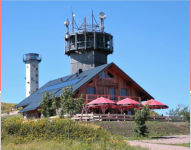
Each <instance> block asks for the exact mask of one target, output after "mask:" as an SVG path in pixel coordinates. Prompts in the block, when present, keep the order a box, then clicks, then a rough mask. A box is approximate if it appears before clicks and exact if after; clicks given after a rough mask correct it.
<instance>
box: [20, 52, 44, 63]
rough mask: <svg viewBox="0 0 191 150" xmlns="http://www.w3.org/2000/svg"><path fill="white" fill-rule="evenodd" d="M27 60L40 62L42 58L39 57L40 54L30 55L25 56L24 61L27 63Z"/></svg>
mask: <svg viewBox="0 0 191 150" xmlns="http://www.w3.org/2000/svg"><path fill="white" fill-rule="evenodd" d="M27 60H37V61H39V62H40V61H41V60H42V57H41V56H39V54H33V53H29V54H25V55H23V61H24V62H25V61H27Z"/></svg>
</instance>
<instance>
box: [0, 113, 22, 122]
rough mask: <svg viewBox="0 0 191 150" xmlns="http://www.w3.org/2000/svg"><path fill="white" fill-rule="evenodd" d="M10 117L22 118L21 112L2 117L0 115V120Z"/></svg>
mask: <svg viewBox="0 0 191 150" xmlns="http://www.w3.org/2000/svg"><path fill="white" fill-rule="evenodd" d="M11 118H17V119H20V118H23V115H22V114H21V113H18V114H16V115H8V116H4V117H1V121H6V120H7V119H11Z"/></svg>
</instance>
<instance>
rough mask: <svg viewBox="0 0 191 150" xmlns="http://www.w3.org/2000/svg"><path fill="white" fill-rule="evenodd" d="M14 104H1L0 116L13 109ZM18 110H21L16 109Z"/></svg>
mask: <svg viewBox="0 0 191 150" xmlns="http://www.w3.org/2000/svg"><path fill="white" fill-rule="evenodd" d="M16 105H17V104H16V103H5V102H1V114H3V113H7V112H10V111H11V108H13V107H14V106H16ZM18 109H19V110H21V109H22V107H20V108H18Z"/></svg>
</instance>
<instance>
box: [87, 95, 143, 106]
mask: <svg viewBox="0 0 191 150" xmlns="http://www.w3.org/2000/svg"><path fill="white" fill-rule="evenodd" d="M99 97H105V98H107V99H110V100H112V101H114V102H115V103H117V102H118V101H120V100H122V99H125V98H131V99H133V100H135V101H137V102H141V97H137V96H117V95H96V94H86V101H85V103H86V104H87V103H89V102H91V101H93V100H95V99H97V98H99Z"/></svg>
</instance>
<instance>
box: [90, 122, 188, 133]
mask: <svg viewBox="0 0 191 150" xmlns="http://www.w3.org/2000/svg"><path fill="white" fill-rule="evenodd" d="M94 123H95V124H96V125H99V126H101V127H103V128H104V129H106V130H108V131H109V132H110V133H112V134H115V135H122V136H124V137H132V136H133V135H134V131H133V128H134V126H135V122H134V121H125V122H124V121H120V122H117V121H102V122H94ZM146 125H147V127H148V131H149V136H151V137H153V136H167V135H190V127H189V125H188V123H187V122H154V121H153V122H152V121H147V123H146Z"/></svg>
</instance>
